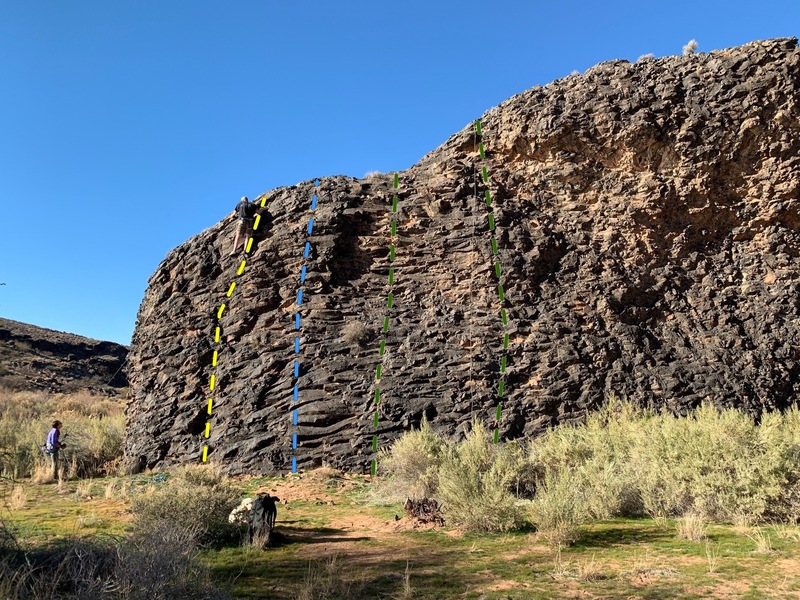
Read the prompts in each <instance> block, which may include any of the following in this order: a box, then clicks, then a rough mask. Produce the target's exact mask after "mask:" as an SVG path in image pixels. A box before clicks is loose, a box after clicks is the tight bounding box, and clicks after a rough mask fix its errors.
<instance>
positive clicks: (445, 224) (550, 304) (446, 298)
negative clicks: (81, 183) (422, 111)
mask: <svg viewBox="0 0 800 600" xmlns="http://www.w3.org/2000/svg"><path fill="white" fill-rule="evenodd" d="M798 88H800V51H798V48H797V40H796V39H780V40H771V41H767V42H755V43H752V44H747V45H745V46H742V47H739V48H734V49H729V50H724V51H719V52H712V53H709V54H699V55H692V56H679V57H667V58H662V59H657V60H647V61H643V62H639V63H636V64H630V63H627V62H624V61H615V62H611V63H604V64H601V65H598V66H596V67H594V68H592V69H590V70H589V71H587V72H586V73H585V74H583V75H574V76H570V77H567V78H564V79H561V80H558V81H555V82H553V83H551V84H549V85H547V86H545V87H536V88H533V89H531V90H529V91H527V92H524V93H522V94H520V95H518V96H515V97H513V98H511V99H509V100H507V101H506V102H504V103H503V104H501V105H500V106H498V107H496V108H493V109H492V110H490V111H489V112H488V113H486V114H485V115H484V116H483V118H482V124H483V142H484V144H485V147H486V161H485V162H482V161H480V159H479V156H478V152H477V151H476V148H475V136H474V133H473V128H472V127H471V126H468V127H466V128H465V129H464V130H463V131H461V132H459V133H458V134H456V135H454V136H453V137H451V138H450V139H449V140H448V141H447V142H446V143H445V144H444V145H443V146H442V147H440V148H438V149H437V150H435V151H434V152H432V153H430V154H429V155H427V156H425V157H424V158H423V159H422V160H421V161H420V163H419V164H417V165H415V166H414V167H412V168H411V169H409V170H407V171H404V172H401V173H400V174H399V193H398V196H399V198H400V202H399V207H400V208H399V215H400V216H399V223H398V242H397V259H396V261H395V267H396V270H397V273H396V281H395V284H394V289H393V292H394V302H395V306H394V307H393V308H392V309H391V310H390V311H389V312H390V314H391V325H390V329H389V334H388V337H387V353H386V356H385V357H384V360H383V379H382V381H381V385H380V387H381V389H382V403H381V421H380V426H379V429H378V430H377V431H378V435H379V440H380V444H381V445H382V446H385V445H386V444H388V443H389V441H390V440H391V439H393V438H395V437H396V436H398V435H399V434H400V433H401V432H402V431H403V430H405V429H408V428H409V427H411V426H412V425H415V424H417V423H418V422H419V420H420V419H421V417H422V415H423V414H426V415H427V416H428V418H429V419H430V420H431V422H432V424H433V426H434V427H435V428H437V429H440V430H443V431H446V432H449V433H450V434H451V435H453V436H456V435H460V433H461V432H462V431H463V428H464V427H465V426H466V424H467V423H468V421H469V420H470V418H471V417H472V416H473V415H475V416H477V417H479V418H481V419H483V420H486V421H487V422H489V421H491V420H492V419H493V417H494V414H495V407H496V403H497V398H496V395H495V390H496V387H497V382H498V379H499V377H500V365H499V361H500V355H501V350H502V335H503V331H504V327H503V325H502V323H501V321H500V309H501V305H500V301H499V299H498V296H497V292H496V286H497V280H496V277H495V274H494V266H493V259H492V254H491V248H490V236H489V231H488V227H487V208H486V205H485V203H484V202H483V190H484V187H483V184H482V182H481V181H480V178H479V177H478V176H477V175H476V169H479V168H480V166H481V165H484V164H485V166H486V167H487V168H488V172H489V174H490V182H489V185H488V187H489V189H490V190H491V192H492V194H493V197H494V208H493V210H494V216H495V219H496V221H497V237H498V241H499V246H500V260H501V263H502V267H503V277H502V283H503V285H504V287H505V290H506V295H507V299H506V303H505V306H506V308H507V310H508V314H509V324H508V328H507V330H508V331H509V332H510V334H511V335H510V345H509V349H508V355H509V368H508V372H507V374H506V377H505V380H506V388H507V397H506V399H505V401H504V410H503V414H502V419H501V421H500V432H501V434H502V436H503V437H504V438H516V437H520V436H525V435H535V434H537V433H539V432H541V431H543V430H544V429H545V428H547V427H549V426H551V425H553V424H555V423H559V422H571V421H576V420H579V419H581V418H582V417H583V415H584V414H585V412H586V411H587V410H591V409H593V408H594V407H596V406H597V405H598V404H599V403H600V402H602V401H603V399H604V398H605V397H607V396H608V395H610V394H616V395H618V396H622V397H628V398H631V399H634V400H636V401H639V402H641V403H646V404H650V405H654V406H663V407H667V408H668V409H670V410H673V411H676V412H681V411H684V410H685V409H687V408H688V407H691V406H694V405H696V404H698V403H699V402H701V401H703V400H710V401H712V402H714V403H717V404H720V405H735V406H739V407H743V408H745V409H747V410H750V411H752V412H754V413H757V412H758V411H761V410H763V409H765V408H774V407H784V406H786V405H787V404H789V403H791V402H794V401H795V400H796V399H797V392H798V389H799V388H800V351H799V350H798V345H799V344H800V294H799V293H798V291H800V290H798V280H799V278H800V263H798V255H800V214H799V213H798V209H799V208H800V207H799V205H798V194H800V135H798V133H799V132H800V124H799V123H800V121H799V120H798V119H799V118H800V110H798V104H797V98H798V97H799V96H798V93H799V92H800V89H798ZM313 191H314V184H313V182H305V183H301V184H299V185H297V186H293V187H289V188H280V189H277V190H273V191H271V192H268V193H267V194H266V195H265V197H266V198H267V205H268V207H269V210H270V212H271V214H272V216H273V219H272V220H271V222H270V223H269V224H268V225H266V226H262V227H261V230H260V236H259V237H258V240H257V243H256V245H255V246H254V249H253V251H252V253H251V255H250V256H249V257H248V265H247V268H246V270H245V272H244V274H243V275H242V276H240V277H237V276H236V270H237V268H238V267H239V263H240V261H239V259H238V258H233V257H229V256H228V255H227V254H228V252H229V251H230V248H231V243H232V239H233V234H234V230H235V223H234V221H233V219H232V217H229V218H226V219H225V220H223V221H222V222H221V223H219V224H217V225H215V226H214V227H212V228H210V229H208V230H206V231H204V232H202V233H201V234H199V235H197V236H196V237H194V238H192V239H191V240H189V241H188V242H186V243H184V244H183V245H181V246H180V247H178V248H176V249H175V250H173V251H172V252H171V253H170V254H169V255H168V256H167V258H166V259H165V260H164V262H163V263H162V264H161V266H160V267H159V269H158V271H157V272H156V273H155V274H154V275H153V277H152V278H151V280H150V286H149V288H148V290H147V292H146V295H145V298H144V301H143V302H142V306H141V309H140V312H139V318H138V323H137V327H136V332H135V334H134V338H133V344H132V348H131V353H130V357H129V363H130V372H129V376H130V379H131V384H132V392H133V393H132V398H133V399H132V401H131V402H130V404H129V406H128V411H127V416H128V424H129V434H128V439H127V445H126V451H127V454H128V457H129V459H130V460H131V462H132V464H134V465H138V466H148V467H158V466H164V465H168V464H172V463H176V462H182V461H199V460H200V457H201V453H202V448H203V446H204V444H206V443H208V444H209V448H210V450H209V457H210V459H212V460H215V461H218V462H219V463H221V464H222V465H224V466H225V467H226V468H227V469H228V470H229V471H231V472H244V471H248V472H261V473H274V472H285V471H286V470H287V469H289V467H290V464H291V457H292V456H293V455H296V457H297V461H298V466H299V467H300V468H304V467H308V466H311V465H316V464H319V463H329V464H331V465H333V466H336V467H342V468H346V469H351V470H359V471H360V470H363V469H365V468H367V465H368V464H369V460H370V458H371V457H372V452H371V450H372V447H371V446H372V444H371V441H372V434H373V432H374V431H375V430H374V428H373V424H372V417H373V398H374V389H375V381H374V375H375V366H376V364H377V362H378V345H379V342H380V339H381V337H382V334H381V328H382V325H383V318H384V315H385V314H386V312H387V310H386V302H387V293H388V291H389V289H388V282H387V274H388V269H389V257H388V254H389V244H390V234H389V223H390V206H391V198H392V192H393V190H392V178H391V176H390V175H384V176H373V177H370V178H367V179H365V180H355V179H351V178H347V177H331V178H325V179H322V180H321V182H320V185H319V194H320V197H319V203H318V207H317V210H316V212H315V214H314V218H315V225H314V229H313V234H312V235H311V236H307V234H306V226H307V222H308V217H309V216H310V211H309V207H310V203H311V197H312V193H313ZM307 238H308V239H309V240H310V241H311V243H312V245H313V250H312V254H311V257H310V258H309V260H308V261H307V266H308V278H307V280H306V282H305V284H304V286H303V290H304V300H303V305H302V309H301V312H302V317H303V321H302V334H301V344H302V347H301V355H300V357H301V358H300V360H301V364H302V372H301V376H300V380H299V389H300V401H299V402H298V404H297V407H298V410H299V427H296V428H295V427H294V426H292V423H291V410H292V409H293V408H294V407H295V405H294V403H293V399H292V386H293V383H294V377H293V364H294V359H295V354H294V337H295V329H294V327H295V323H294V314H295V309H296V297H297V290H298V288H299V286H300V281H299V279H300V269H301V266H302V264H303V263H304V260H303V245H304V243H305V241H306V239H307ZM234 279H235V280H236V282H237V287H236V289H235V291H234V292H233V294H232V296H231V298H226V292H227V290H228V287H229V285H230V282H231V281H233V280H234ZM223 301H224V302H225V303H226V309H225V311H224V313H223V316H222V318H221V319H220V320H219V324H220V326H221V331H222V339H221V341H220V344H219V345H215V344H214V339H213V338H214V331H215V327H216V326H217V318H216V313H217V310H218V308H219V306H220V304H221V302H223ZM353 323H361V324H363V326H364V327H365V334H364V335H363V336H362V335H360V334H359V331H358V329H359V328H358V326H357V325H352V324H353ZM215 348H218V349H219V363H218V366H217V367H216V369H214V368H213V367H212V364H211V363H212V353H213V351H214V349H215ZM212 373H215V374H216V381H217V390H216V392H215V394H214V397H215V409H214V414H213V417H212V418H211V428H210V431H211V435H210V439H209V440H208V442H206V440H205V439H204V430H205V425H206V420H207V415H206V407H207V400H208V397H209V394H208V384H209V378H210V376H211V374H212ZM292 433H297V434H298V435H299V438H298V439H299V447H298V448H297V450H296V452H295V451H293V450H292V448H291V434H292Z"/></svg>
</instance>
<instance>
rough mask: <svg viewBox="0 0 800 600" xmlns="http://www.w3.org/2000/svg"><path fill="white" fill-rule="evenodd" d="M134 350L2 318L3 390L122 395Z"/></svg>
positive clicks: (0, 358) (0, 366) (0, 361)
mask: <svg viewBox="0 0 800 600" xmlns="http://www.w3.org/2000/svg"><path fill="white" fill-rule="evenodd" d="M127 356H128V348H127V347H125V346H122V345H120V344H115V343H114V342H100V341H97V340H92V339H89V338H85V337H82V336H79V335H74V334H71V333H63V332H60V331H53V330H52V329H44V328H42V327H36V326H34V325H28V324H26V323H19V322H17V321H10V320H8V319H0V386H3V387H6V388H10V389H13V390H44V391H49V392H53V393H67V392H72V391H76V390H79V389H89V390H92V391H95V392H100V393H105V394H110V395H116V394H117V393H118V391H119V390H120V389H122V388H126V387H127V386H128V379H127V377H126V375H125V372H124V370H123V369H122V366H123V365H124V364H125V359H126V358H127Z"/></svg>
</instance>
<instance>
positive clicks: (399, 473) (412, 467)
mask: <svg viewBox="0 0 800 600" xmlns="http://www.w3.org/2000/svg"><path fill="white" fill-rule="evenodd" d="M445 449H446V444H445V442H444V441H443V440H442V439H441V438H440V437H439V436H437V435H436V433H434V431H433V429H432V428H431V426H430V424H429V423H428V420H427V419H426V418H425V417H424V416H423V418H422V423H421V424H420V428H419V429H416V430H413V431H409V432H406V433H404V434H403V435H402V436H401V437H400V439H398V440H397V441H396V442H395V443H394V444H392V446H391V448H390V449H389V450H382V451H381V453H380V458H379V460H378V474H379V475H382V476H383V478H382V479H381V480H380V483H379V484H378V489H379V494H380V495H381V496H383V497H384V498H386V499H388V500H391V501H402V500H405V499H406V498H407V497H408V498H414V499H421V498H432V497H434V496H435V495H436V492H437V490H438V488H439V467H440V466H441V464H442V459H443V456H444V454H445Z"/></svg>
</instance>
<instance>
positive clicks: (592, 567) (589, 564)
mask: <svg viewBox="0 0 800 600" xmlns="http://www.w3.org/2000/svg"><path fill="white" fill-rule="evenodd" d="M575 568H576V571H577V575H578V579H580V580H581V581H599V580H601V579H603V578H604V576H603V571H602V570H601V569H600V565H599V564H597V562H596V561H595V555H594V554H592V558H591V559H587V560H582V561H579V562H578V564H577V565H576V567H575Z"/></svg>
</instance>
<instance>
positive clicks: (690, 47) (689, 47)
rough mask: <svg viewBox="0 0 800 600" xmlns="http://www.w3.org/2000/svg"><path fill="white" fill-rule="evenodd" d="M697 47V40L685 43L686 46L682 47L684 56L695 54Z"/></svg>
mask: <svg viewBox="0 0 800 600" xmlns="http://www.w3.org/2000/svg"><path fill="white" fill-rule="evenodd" d="M697 45H698V44H697V40H689V41H688V42H686V45H685V46H684V47H683V54H684V56H687V55H689V54H694V53H695V52H697Z"/></svg>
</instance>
